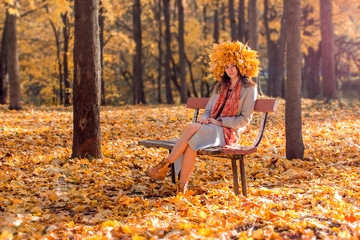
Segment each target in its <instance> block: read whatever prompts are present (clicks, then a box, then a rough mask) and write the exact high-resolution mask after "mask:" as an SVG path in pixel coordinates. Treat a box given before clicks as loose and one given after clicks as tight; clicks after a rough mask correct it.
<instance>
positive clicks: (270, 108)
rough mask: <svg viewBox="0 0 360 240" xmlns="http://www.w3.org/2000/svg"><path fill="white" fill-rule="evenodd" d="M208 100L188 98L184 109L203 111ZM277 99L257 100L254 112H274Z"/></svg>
mask: <svg viewBox="0 0 360 240" xmlns="http://www.w3.org/2000/svg"><path fill="white" fill-rule="evenodd" d="M209 99H210V98H189V99H188V101H187V103H186V107H187V108H191V109H205V107H206V104H207V103H208V102H209ZM278 102H279V101H278V100H277V99H273V98H272V99H257V100H256V102H255V108H254V111H255V112H276V109H277V107H278Z"/></svg>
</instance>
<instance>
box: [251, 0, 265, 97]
mask: <svg viewBox="0 0 360 240" xmlns="http://www.w3.org/2000/svg"><path fill="white" fill-rule="evenodd" d="M248 23H249V26H248V27H249V31H248V33H249V37H248V39H249V46H250V48H251V49H252V50H255V51H257V50H258V48H259V46H258V41H259V37H258V35H259V27H258V19H257V0H252V1H249V3H248ZM253 80H254V81H255V82H256V83H257V87H258V92H259V95H263V93H262V90H261V83H260V78H258V77H256V78H253Z"/></svg>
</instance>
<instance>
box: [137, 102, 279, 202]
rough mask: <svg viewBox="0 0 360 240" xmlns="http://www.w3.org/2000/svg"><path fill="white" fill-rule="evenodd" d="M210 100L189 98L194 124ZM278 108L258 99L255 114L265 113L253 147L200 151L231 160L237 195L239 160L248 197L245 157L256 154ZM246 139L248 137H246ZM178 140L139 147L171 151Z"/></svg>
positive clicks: (172, 174) (188, 105)
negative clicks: (200, 111) (268, 123)
mask: <svg viewBox="0 0 360 240" xmlns="http://www.w3.org/2000/svg"><path fill="white" fill-rule="evenodd" d="M208 101H209V98H189V99H188V101H187V104H186V107H187V108H191V109H195V112H194V118H193V122H197V121H198V115H199V110H200V109H205V107H206V104H207V103H208ZM277 106H278V100H276V99H257V100H256V103H255V109H254V111H255V112H261V113H263V115H262V118H261V123H260V127H259V128H260V129H259V132H258V134H257V138H256V140H255V142H254V144H253V145H252V146H238V147H236V148H230V147H226V146H224V147H211V148H206V149H203V150H199V151H198V154H199V155H212V156H217V157H225V158H230V159H231V164H232V171H233V181H234V192H235V194H236V195H239V181H238V179H239V177H238V167H237V160H239V161H240V175H241V188H242V194H243V195H244V196H245V197H247V184H246V174H245V163H244V156H245V155H249V154H252V153H255V152H256V151H257V147H258V145H259V144H260V142H261V139H262V137H263V134H264V130H265V125H266V120H267V117H268V113H269V112H275V111H276V109H277ZM245 137H246V136H245ZM176 141H177V139H170V140H141V141H139V142H138V144H139V145H142V146H145V147H156V148H164V149H168V150H169V151H171V149H172V148H173V147H174V145H175V143H176ZM175 172H176V171H175V165H174V164H171V177H172V182H173V183H175V182H176V176H175V175H176V174H175Z"/></svg>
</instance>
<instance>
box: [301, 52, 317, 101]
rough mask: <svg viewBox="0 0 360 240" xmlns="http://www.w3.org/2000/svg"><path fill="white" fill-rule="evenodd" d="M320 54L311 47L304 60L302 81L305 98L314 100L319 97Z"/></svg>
mask: <svg viewBox="0 0 360 240" xmlns="http://www.w3.org/2000/svg"><path fill="white" fill-rule="evenodd" d="M319 56H320V54H319V50H318V51H315V50H314V49H313V48H312V47H309V48H308V55H306V56H305V60H304V75H305V76H304V77H303V79H304V81H305V88H306V93H307V97H308V98H311V99H315V98H316V97H317V96H319V95H320V75H319V72H320V57H319Z"/></svg>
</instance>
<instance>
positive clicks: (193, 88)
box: [185, 55, 198, 97]
mask: <svg viewBox="0 0 360 240" xmlns="http://www.w3.org/2000/svg"><path fill="white" fill-rule="evenodd" d="M185 59H186V62H187V64H188V66H189V75H190V82H191V88H192V92H193V95H194V97H198V95H197V92H196V87H195V79H194V75H193V71H192V63H191V62H190V61H189V59H188V58H187V57H186V55H185Z"/></svg>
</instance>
